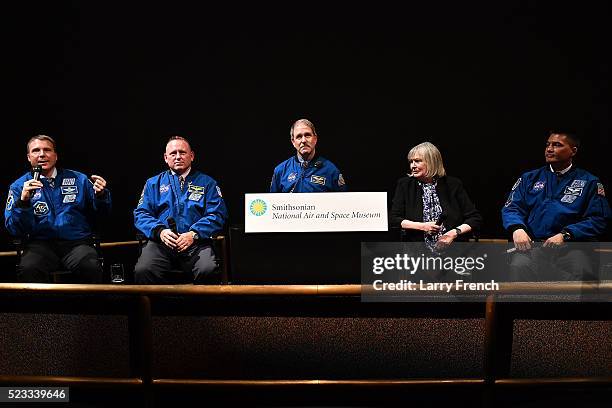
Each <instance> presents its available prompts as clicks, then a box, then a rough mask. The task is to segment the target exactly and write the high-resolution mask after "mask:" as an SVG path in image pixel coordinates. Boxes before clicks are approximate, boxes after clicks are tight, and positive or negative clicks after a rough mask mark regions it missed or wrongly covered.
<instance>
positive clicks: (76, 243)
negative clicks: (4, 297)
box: [4, 169, 111, 283]
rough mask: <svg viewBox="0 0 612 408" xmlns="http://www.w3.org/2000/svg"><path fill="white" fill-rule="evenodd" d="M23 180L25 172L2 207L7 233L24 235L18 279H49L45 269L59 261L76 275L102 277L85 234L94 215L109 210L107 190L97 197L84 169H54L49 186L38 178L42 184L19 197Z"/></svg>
mask: <svg viewBox="0 0 612 408" xmlns="http://www.w3.org/2000/svg"><path fill="white" fill-rule="evenodd" d="M28 180H32V175H31V174H30V173H29V172H28V173H26V174H24V175H23V176H21V177H20V178H19V179H17V180H16V181H15V182H14V183H13V184H11V186H10V190H9V195H8V198H7V201H6V209H5V211H4V217H5V225H6V228H7V229H8V231H9V232H10V233H11V235H13V236H17V237H21V238H22V239H24V240H26V243H25V250H24V254H23V257H22V259H21V262H20V266H19V275H20V276H19V278H20V280H22V281H25V282H48V281H49V274H50V273H51V272H54V271H55V270H57V269H58V268H59V267H60V265H61V264H64V265H65V266H66V267H68V269H70V270H71V271H72V272H74V273H75V274H76V275H82V276H80V277H79V280H82V281H84V282H90V283H94V282H101V280H102V269H101V266H100V265H99V262H98V256H97V253H96V252H95V250H94V248H93V247H92V246H91V242H90V238H91V235H92V234H93V232H94V225H95V223H96V218H97V217H104V216H107V215H108V214H109V212H110V208H111V195H110V191H108V190H105V191H104V193H103V194H102V195H101V196H100V197H98V196H96V194H95V191H94V189H93V185H92V182H91V181H90V180H89V179H88V178H87V176H86V175H85V174H83V173H80V172H78V171H74V170H68V169H57V175H56V177H55V179H54V187H51V185H50V184H49V181H48V179H46V178H41V179H40V180H41V182H42V183H43V188H40V189H37V190H35V191H34V194H33V195H32V197H31V199H30V200H29V201H26V202H22V201H21V191H22V190H23V184H24V183H25V182H26V181H28Z"/></svg>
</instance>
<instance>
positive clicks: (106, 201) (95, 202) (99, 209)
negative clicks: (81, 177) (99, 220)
mask: <svg viewBox="0 0 612 408" xmlns="http://www.w3.org/2000/svg"><path fill="white" fill-rule="evenodd" d="M84 185H85V188H86V189H87V194H88V196H89V198H90V199H91V203H92V206H93V211H94V213H95V214H96V216H99V217H107V216H108V215H109V214H110V211H111V193H110V190H109V189H107V188H105V189H104V192H103V193H102V195H101V196H97V195H96V191H95V190H94V188H93V185H92V184H91V183H90V182H89V180H88V179H86V180H85V183H84Z"/></svg>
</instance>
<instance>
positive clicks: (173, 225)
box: [168, 217, 178, 235]
mask: <svg viewBox="0 0 612 408" xmlns="http://www.w3.org/2000/svg"><path fill="white" fill-rule="evenodd" d="M168 227H170V231H172V232H174V233H175V234H176V235H178V232H177V229H176V221H174V218H172V217H168Z"/></svg>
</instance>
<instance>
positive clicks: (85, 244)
mask: <svg viewBox="0 0 612 408" xmlns="http://www.w3.org/2000/svg"><path fill="white" fill-rule="evenodd" d="M61 269H68V270H69V271H70V272H72V273H73V274H74V277H75V279H74V280H75V281H76V282H79V283H102V276H103V271H102V266H101V265H100V262H99V261H98V253H97V252H96V250H95V248H94V247H93V246H92V245H91V243H90V241H89V240H87V239H85V240H76V241H63V240H56V241H53V240H49V241H42V240H41V241H30V242H27V243H26V245H25V248H24V250H23V254H22V256H21V261H20V262H19V268H18V274H17V278H18V280H19V281H20V282H36V283H50V282H51V273H52V272H55V271H58V270H61Z"/></svg>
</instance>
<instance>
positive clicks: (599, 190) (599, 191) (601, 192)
mask: <svg viewBox="0 0 612 408" xmlns="http://www.w3.org/2000/svg"><path fill="white" fill-rule="evenodd" d="M597 194H599V195H600V196H603V197H605V196H606V190H604V186H603V184H601V183H597Z"/></svg>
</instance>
